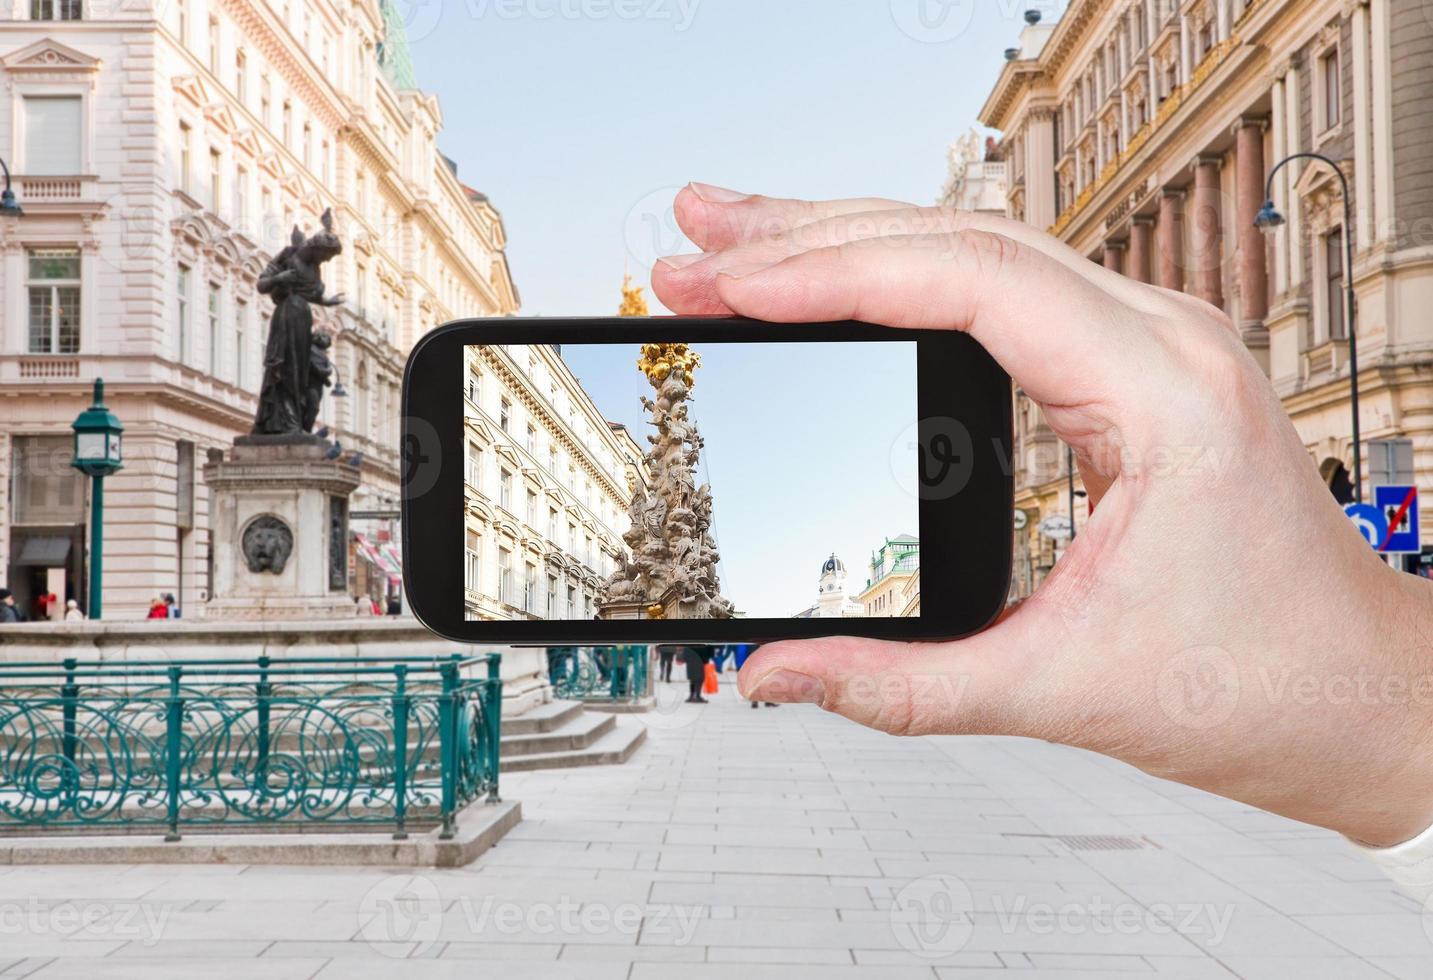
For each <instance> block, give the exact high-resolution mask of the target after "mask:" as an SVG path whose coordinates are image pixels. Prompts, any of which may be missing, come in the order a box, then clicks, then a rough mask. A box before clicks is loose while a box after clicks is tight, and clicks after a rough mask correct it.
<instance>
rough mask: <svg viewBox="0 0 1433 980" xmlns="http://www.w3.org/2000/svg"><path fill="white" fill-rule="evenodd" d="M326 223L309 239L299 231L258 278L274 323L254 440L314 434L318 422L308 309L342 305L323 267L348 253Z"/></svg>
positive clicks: (329, 219) (328, 215)
mask: <svg viewBox="0 0 1433 980" xmlns="http://www.w3.org/2000/svg"><path fill="white" fill-rule="evenodd" d="M322 221H323V230H322V231H319V232H317V233H315V234H314V235H312V236H311V237H309V238H304V234H303V232H302V231H300V230H299V228H298V226H297V225H295V226H294V231H293V236H292V238H291V239H290V243H289V246H288V247H287V248H285V249H284V250H283V251H282V252H280V253H279V254H278V255H276V256H274V258H273V260H272V261H271V262H269V264H268V267H267V268H265V269H264V272H263V275H261V276H259V292H260V293H263V294H265V295H267V296H269V297H271V298H272V299H273V301H274V315H273V316H272V317H271V318H270V319H269V338H268V343H267V344H265V346H264V381H263V386H262V387H261V388H260V390H259V410H258V413H257V414H256V415H255V417H254V429H253V434H254V435H298V434H300V433H305V432H311V431H313V425H314V421H315V419H316V418H317V416H318V399H319V398H321V397H322V395H323V384H322V382H320V383H319V384H318V386H317V391H316V392H315V391H313V388H314V379H313V378H312V377H311V375H312V372H313V364H314V351H313V311H312V310H310V309H309V307H310V305H315V306H338V305H339V304H340V303H342V302H343V294H342V293H339V294H337V295H334V296H326V295H325V294H324V285H323V280H322V279H321V278H319V269H320V267H321V266H322V265H323V264H324V263H325V262H327V261H328V260H329V259H331V258H333V257H334V256H335V255H338V254H339V253H340V252H342V251H343V245H342V243H341V242H339V240H338V236H337V235H335V234H334V233H333V212H332V211H325V212H324V213H323V219H322ZM320 354H322V351H320ZM324 361H325V362H326V361H327V358H326V357H325V358H324ZM311 399H312V405H310V400H311Z"/></svg>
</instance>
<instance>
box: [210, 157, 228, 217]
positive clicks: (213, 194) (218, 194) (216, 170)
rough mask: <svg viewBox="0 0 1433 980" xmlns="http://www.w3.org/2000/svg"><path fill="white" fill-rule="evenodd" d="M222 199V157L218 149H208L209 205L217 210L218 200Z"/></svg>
mask: <svg viewBox="0 0 1433 980" xmlns="http://www.w3.org/2000/svg"><path fill="white" fill-rule="evenodd" d="M223 199H224V158H223V157H222V156H220V155H219V151H218V150H216V149H213V148H212V147H211V148H210V150H209V207H211V208H212V209H213V210H215V211H218V210H219V202H220V201H222V200H223Z"/></svg>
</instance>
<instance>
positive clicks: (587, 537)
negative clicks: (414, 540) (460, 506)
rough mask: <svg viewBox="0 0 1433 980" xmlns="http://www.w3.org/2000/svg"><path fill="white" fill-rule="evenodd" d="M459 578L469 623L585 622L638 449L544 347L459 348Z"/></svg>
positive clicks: (640, 473)
mask: <svg viewBox="0 0 1433 980" xmlns="http://www.w3.org/2000/svg"><path fill="white" fill-rule="evenodd" d="M465 358H466V363H465V371H464V375H463V376H464V385H465V388H464V392H463V395H464V419H463V423H464V424H463V431H464V440H465V447H464V448H465V451H466V453H467V459H466V461H465V471H464V473H465V479H464V484H465V493H464V522H465V527H464V535H465V537H464V550H463V556H464V557H463V561H464V566H463V582H464V586H465V591H464V595H465V600H464V603H465V615H466V617H467V619H468V620H469V621H473V620H489V619H592V618H593V617H594V616H596V610H597V604H598V602H599V600H600V599H601V593H602V585H603V581H604V579H606V577H607V576H609V575H611V574H612V573H613V571H614V570H615V569H616V568H617V565H618V559H619V556H623V557H625V554H626V552H625V546H624V544H623V542H622V535H623V534H624V533H625V532H626V531H627V530H628V529H629V528H630V527H631V521H630V520H629V519H628V515H627V511H628V508H629V506H630V505H631V501H632V495H633V493H634V491H635V489H636V488H637V487H638V486H643V487H645V485H646V476H645V472H644V468H643V466H642V450H641V449H640V448H639V447H638V446H637V443H636V442H635V441H634V440H633V438H632V436H631V433H629V432H628V431H627V428H626V427H625V426H623V425H621V424H618V423H615V422H608V421H607V420H606V419H604V418H603V417H602V413H601V412H600V411H598V409H597V406H596V405H594V404H593V402H592V399H591V397H589V396H588V394H587V392H586V391H584V390H583V388H582V386H581V384H580V383H579V382H578V380H577V378H576V377H574V376H573V374H572V371H571V370H570V369H569V368H568V367H567V364H566V363H565V362H564V361H563V360H562V352H561V349H560V348H558V347H556V346H554V345H551V344H534V345H531V346H527V345H517V344H512V345H506V344H503V345H487V346H477V345H474V346H470V347H468V348H467V351H466V352H465Z"/></svg>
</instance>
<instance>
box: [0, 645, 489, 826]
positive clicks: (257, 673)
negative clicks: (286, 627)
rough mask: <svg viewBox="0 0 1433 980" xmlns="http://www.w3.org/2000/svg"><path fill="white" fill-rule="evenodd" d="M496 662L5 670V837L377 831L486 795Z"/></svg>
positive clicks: (436, 815) (428, 819)
mask: <svg viewBox="0 0 1433 980" xmlns="http://www.w3.org/2000/svg"><path fill="white" fill-rule="evenodd" d="M499 665H500V657H499V656H498V655H497V654H488V655H485V656H480V657H475V658H470V659H463V658H461V657H460V656H458V655H454V656H453V657H450V658H447V659H439V658H424V657H392V658H380V659H365V660H359V661H355V660H352V659H349V660H338V659H332V658H317V657H315V658H294V659H289V660H274V659H270V658H268V657H260V658H258V659H257V660H203V661H177V662H173V663H168V662H160V661H137V662H117V663H101V662H98V661H79V660H66V661H64V662H63V663H62V664H60V665H56V664H53V663H14V664H3V665H0V828H4V827H5V826H6V825H10V826H11V827H12V829H13V828H15V827H31V828H39V829H43V830H56V829H75V828H84V829H86V830H88V831H91V832H97V833H105V832H107V831H112V832H119V833H132V832H134V831H135V830H136V829H139V828H144V827H153V828H154V829H155V830H156V831H163V833H164V835H165V839H166V840H179V839H180V834H181V831H183V830H190V829H204V828H213V827H216V826H219V825H224V826H226V827H228V826H232V825H235V824H239V825H264V826H280V827H289V826H304V825H313V824H322V825H325V826H338V827H345V826H346V827H352V828H354V829H363V830H373V829H375V828H376V827H383V826H389V827H391V828H392V830H393V835H394V837H395V839H403V838H404V837H406V836H407V832H408V830H409V829H410V828H422V829H427V828H432V827H438V828H440V837H442V838H445V839H446V838H450V837H452V836H453V833H454V829H455V826H456V823H455V822H456V816H457V813H458V811H459V810H460V809H461V808H462V807H463V806H465V805H467V804H468V803H470V802H472V801H474V800H477V799H478V798H480V797H482V796H484V795H486V797H487V799H488V800H489V801H496V800H497V799H498V746H499V741H500V731H499V726H500V723H501V705H502V679H501V677H500V675H499Z"/></svg>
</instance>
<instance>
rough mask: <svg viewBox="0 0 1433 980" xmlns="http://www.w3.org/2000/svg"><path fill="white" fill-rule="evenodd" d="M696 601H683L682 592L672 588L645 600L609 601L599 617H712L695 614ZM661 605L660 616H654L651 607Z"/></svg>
mask: <svg viewBox="0 0 1433 980" xmlns="http://www.w3.org/2000/svg"><path fill="white" fill-rule="evenodd" d="M693 605H694V603H692V602H691V601H687V602H685V603H684V602H683V601H682V592H681V590H680V589H678V588H675V587H674V588H670V589H668V590H667V591H666V592H663V593H662V594H661V596H660V597H658V598H656V599H652V600H648V601H644V602H637V601H635V600H622V599H619V600H616V601H614V602H607V603H604V604H603V605H602V607H601V608H600V609H599V610H598V612H597V618H598V619H706V618H710V617H704V616H695V615H693V614H692V607H693ZM653 606H657V607H659V608H660V609H661V610H662V612H661V615H660V616H653V615H652V612H651V609H652V607H653Z"/></svg>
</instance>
